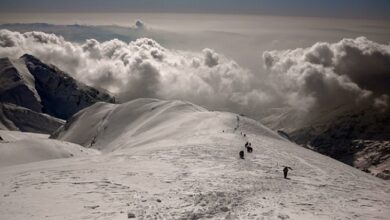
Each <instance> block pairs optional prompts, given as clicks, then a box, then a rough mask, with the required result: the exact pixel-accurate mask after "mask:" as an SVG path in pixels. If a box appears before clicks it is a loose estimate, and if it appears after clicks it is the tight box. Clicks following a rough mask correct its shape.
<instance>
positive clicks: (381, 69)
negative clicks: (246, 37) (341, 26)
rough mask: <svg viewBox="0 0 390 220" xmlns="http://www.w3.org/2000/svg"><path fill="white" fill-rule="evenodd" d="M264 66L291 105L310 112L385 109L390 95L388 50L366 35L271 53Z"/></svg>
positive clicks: (389, 57) (268, 54)
mask: <svg viewBox="0 0 390 220" xmlns="http://www.w3.org/2000/svg"><path fill="white" fill-rule="evenodd" d="M263 60H264V64H265V67H266V68H267V69H268V70H269V71H270V72H272V78H273V81H274V82H278V85H279V88H280V89H281V90H284V91H285V92H286V94H289V95H287V96H289V97H288V99H287V102H288V103H289V105H291V106H294V105H297V106H296V108H299V107H303V108H306V109H308V110H312V109H313V108H315V109H331V108H335V107H337V106H342V105H347V106H350V107H351V109H353V108H354V107H356V106H367V105H372V104H373V105H375V106H377V107H386V106H387V105H388V101H389V95H390V46H389V45H382V44H378V43H375V42H373V41H370V40H368V39H366V38H364V37H359V38H356V39H343V40H341V41H339V42H337V43H333V44H331V43H325V42H319V43H316V44H314V45H313V46H311V47H309V48H304V49H302V48H298V49H295V50H282V51H267V52H264V53H263Z"/></svg>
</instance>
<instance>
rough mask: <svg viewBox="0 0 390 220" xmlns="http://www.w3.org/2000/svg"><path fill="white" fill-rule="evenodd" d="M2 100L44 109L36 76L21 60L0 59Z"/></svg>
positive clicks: (0, 96)
mask: <svg viewBox="0 0 390 220" xmlns="http://www.w3.org/2000/svg"><path fill="white" fill-rule="evenodd" d="M0 102H9V103H14V104H16V105H19V106H23V107H26V108H28V109H31V110H33V111H36V112H41V111H42V105H41V99H40V97H39V95H38V92H37V91H36V90H35V80H34V77H33V76H32V75H31V74H30V72H29V71H28V70H27V68H26V66H25V65H24V63H22V62H21V61H20V60H11V59H9V58H1V59H0Z"/></svg>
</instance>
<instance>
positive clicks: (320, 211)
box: [0, 99, 390, 219]
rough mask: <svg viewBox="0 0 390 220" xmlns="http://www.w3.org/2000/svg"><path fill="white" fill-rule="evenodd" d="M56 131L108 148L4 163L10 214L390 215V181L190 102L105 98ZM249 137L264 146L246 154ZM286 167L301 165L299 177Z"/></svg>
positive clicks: (1, 177) (1, 191)
mask: <svg viewBox="0 0 390 220" xmlns="http://www.w3.org/2000/svg"><path fill="white" fill-rule="evenodd" d="M235 128H236V129H235ZM241 132H243V133H245V134H246V135H247V137H244V136H243V135H241ZM54 137H57V138H58V139H60V140H65V141H70V142H74V143H77V144H81V145H83V146H85V147H91V148H94V149H98V150H100V151H101V152H102V154H101V155H91V156H87V157H86V156H82V157H72V158H66V159H56V160H47V161H41V162H35V163H29V164H25V165H18V166H9V167H4V168H1V169H0V196H1V197H0V198H1V199H0V216H1V219H127V217H128V213H131V214H134V215H135V217H136V218H137V219H203V218H214V219H388V216H389V215H390V211H389V210H390V209H389V208H390V186H389V184H388V182H386V181H384V180H381V179H378V178H375V177H373V176H371V175H369V174H366V173H364V172H361V171H359V170H357V169H355V168H353V167H349V166H347V165H345V164H342V163H340V162H338V161H336V160H333V159H331V158H328V157H326V156H323V155H320V154H317V153H315V152H312V151H310V150H307V149H305V148H302V147H299V146H297V145H295V144H292V143H290V142H287V141H286V140H284V139H283V138H281V137H279V136H278V135H277V134H276V133H274V132H272V131H271V130H269V129H267V128H265V127H264V126H262V125H261V124H259V123H258V122H256V121H254V120H251V119H248V118H245V117H241V116H237V115H236V114H233V113H225V112H210V111H207V110H206V109H203V108H201V107H198V106H195V105H192V104H190V103H186V102H181V101H160V100H153V99H138V100H135V101H132V102H129V103H125V104H121V105H115V104H106V103H97V104H95V105H93V106H91V107H89V108H87V109H85V110H83V111H81V112H79V113H78V114H77V115H76V116H75V117H74V118H72V119H71V120H70V122H69V123H68V124H67V125H65V126H64V127H63V130H62V131H60V132H58V133H57V134H56V135H54ZM246 141H250V142H252V147H253V148H254V152H253V153H252V154H247V153H246V154H245V160H241V159H239V157H238V152H239V151H240V150H244V147H243V146H244V144H245V142H246ZM285 165H286V166H290V167H292V168H293V170H292V171H290V173H289V177H290V178H291V179H289V180H285V179H283V176H282V172H281V170H282V168H283V166H285Z"/></svg>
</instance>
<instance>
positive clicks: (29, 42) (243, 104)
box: [0, 30, 268, 112]
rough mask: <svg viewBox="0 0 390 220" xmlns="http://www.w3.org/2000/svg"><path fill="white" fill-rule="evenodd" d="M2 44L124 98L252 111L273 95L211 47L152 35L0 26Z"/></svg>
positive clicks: (4, 50) (5, 51) (1, 51)
mask: <svg viewBox="0 0 390 220" xmlns="http://www.w3.org/2000/svg"><path fill="white" fill-rule="evenodd" d="M0 46H1V47H0V56H1V57H3V56H9V57H19V56H20V55H22V54H24V53H30V54H32V55H35V56H37V57H38V58H40V59H41V60H43V61H44V62H48V63H52V64H55V65H57V66H58V67H59V68H61V69H63V70H64V71H66V72H68V73H70V74H72V76H73V77H75V78H77V79H79V80H81V81H82V82H84V83H86V84H88V85H93V86H98V87H101V88H104V89H106V90H108V91H110V92H112V93H114V94H116V95H117V97H118V98H119V99H120V100H122V101H127V100H131V99H134V98H138V97H157V98H164V99H184V100H189V101H192V102H194V103H196V104H200V105H205V106H207V107H209V108H212V109H224V110H232V111H240V112H241V111H244V112H248V111H250V110H251V109H252V107H255V106H257V107H258V106H260V105H262V104H263V103H264V102H267V100H268V99H267V96H266V94H265V93H263V92H262V91H261V90H259V89H256V86H254V85H253V84H254V82H255V81H256V77H255V76H254V75H253V74H252V73H251V72H250V71H248V70H247V69H244V68H242V67H240V66H239V65H238V64H237V63H236V62H234V61H233V60H231V59H228V58H226V57H224V56H223V55H220V54H218V53H216V52H215V51H213V50H212V49H208V48H206V49H204V50H203V51H201V52H188V51H176V50H169V49H166V48H164V47H162V46H161V45H160V44H158V43H157V42H156V41H154V40H152V39H147V38H141V39H138V40H136V41H132V42H130V43H125V42H123V41H120V40H116V39H114V40H110V41H106V42H98V41H97V40H94V39H89V40H86V41H85V42H84V43H83V44H78V43H73V42H68V41H66V40H64V39H63V38H62V37H60V36H56V35H54V34H46V33H42V32H26V33H19V32H11V31H8V30H0Z"/></svg>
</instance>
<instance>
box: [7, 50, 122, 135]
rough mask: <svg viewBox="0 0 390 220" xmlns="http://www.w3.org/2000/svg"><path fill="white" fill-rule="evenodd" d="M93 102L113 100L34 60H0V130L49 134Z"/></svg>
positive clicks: (32, 58) (106, 94)
mask: <svg viewBox="0 0 390 220" xmlns="http://www.w3.org/2000/svg"><path fill="white" fill-rule="evenodd" d="M96 102H110V103H114V102H115V99H114V98H113V97H112V96H111V95H109V94H108V93H106V92H104V91H100V90H98V89H95V88H92V87H90V86H87V85H85V84H82V83H80V82H77V81H76V80H75V79H73V78H72V77H70V76H69V75H68V74H67V73H65V72H63V71H61V70H60V69H58V68H57V67H55V66H53V65H47V64H45V63H43V62H41V61H40V60H38V59H37V58H35V57H34V56H31V55H28V54H25V55H23V56H22V57H21V58H19V59H9V58H1V59H0V105H1V112H0V113H1V115H0V117H1V118H0V129H9V130H19V131H30V132H38V133H52V132H53V131H54V130H56V129H57V128H58V127H59V126H60V125H62V124H63V121H62V120H60V119H65V120H66V119H68V118H70V117H71V116H72V115H73V114H75V113H77V112H78V111H80V110H81V109H83V108H86V107H88V106H90V105H93V104H94V103H96ZM6 103H7V104H6ZM11 104H14V105H15V106H13V105H11ZM43 113H46V114H48V115H45V114H43ZM49 115H50V116H53V117H50V116H49Z"/></svg>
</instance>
